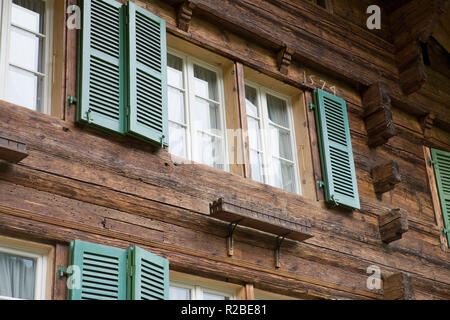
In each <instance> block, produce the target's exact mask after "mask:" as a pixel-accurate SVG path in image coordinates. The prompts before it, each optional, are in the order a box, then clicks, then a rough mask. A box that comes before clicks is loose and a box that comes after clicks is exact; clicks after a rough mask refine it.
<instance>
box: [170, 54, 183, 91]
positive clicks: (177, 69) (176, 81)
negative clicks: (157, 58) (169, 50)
mask: <svg viewBox="0 0 450 320" xmlns="http://www.w3.org/2000/svg"><path fill="white" fill-rule="evenodd" d="M167 83H168V84H170V85H171V86H174V87H177V88H181V89H184V85H183V60H182V59H181V58H178V57H176V56H173V55H171V54H168V55H167Z"/></svg>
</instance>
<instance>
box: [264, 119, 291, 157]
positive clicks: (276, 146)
mask: <svg viewBox="0 0 450 320" xmlns="http://www.w3.org/2000/svg"><path fill="white" fill-rule="evenodd" d="M269 146H270V150H271V154H272V155H273V156H276V157H281V158H284V159H287V160H292V148H291V135H290V133H289V131H286V130H283V129H279V128H276V127H274V126H270V143H269Z"/></svg>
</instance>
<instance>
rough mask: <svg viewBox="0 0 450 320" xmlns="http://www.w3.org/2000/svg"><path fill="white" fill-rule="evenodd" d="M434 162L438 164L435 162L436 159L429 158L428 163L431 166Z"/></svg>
mask: <svg viewBox="0 0 450 320" xmlns="http://www.w3.org/2000/svg"><path fill="white" fill-rule="evenodd" d="M434 164H436V162H435V161H434V160H432V159H428V165H429V166H430V167H431V166H433V165H434Z"/></svg>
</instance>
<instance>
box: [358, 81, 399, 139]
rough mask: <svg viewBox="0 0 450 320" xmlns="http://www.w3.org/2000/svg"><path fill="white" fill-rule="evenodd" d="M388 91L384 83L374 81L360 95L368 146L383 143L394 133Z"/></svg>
mask: <svg viewBox="0 0 450 320" xmlns="http://www.w3.org/2000/svg"><path fill="white" fill-rule="evenodd" d="M390 91H391V90H390V88H389V86H388V85H387V84H386V83H383V82H376V83H374V84H372V85H371V86H370V87H369V88H368V89H367V90H365V91H364V93H363V95H362V102H363V107H364V116H363V117H364V121H365V123H366V130H367V136H368V145H369V147H372V148H374V147H377V146H380V145H382V144H385V143H386V142H387V141H388V140H389V138H391V137H393V136H394V135H395V134H396V131H395V127H394V121H393V120H392V113H391V98H390Z"/></svg>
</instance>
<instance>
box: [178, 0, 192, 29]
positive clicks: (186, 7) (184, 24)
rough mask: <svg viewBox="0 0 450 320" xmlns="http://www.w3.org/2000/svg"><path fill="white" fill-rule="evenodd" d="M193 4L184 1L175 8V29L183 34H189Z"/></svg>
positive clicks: (186, 0)
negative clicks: (178, 29)
mask: <svg viewBox="0 0 450 320" xmlns="http://www.w3.org/2000/svg"><path fill="white" fill-rule="evenodd" d="M194 8H195V4H194V3H193V2H192V1H189V0H185V1H184V2H182V3H181V4H179V5H178V7H177V27H178V28H180V29H181V30H183V31H184V32H189V25H190V23H191V19H192V11H193V10H194Z"/></svg>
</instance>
